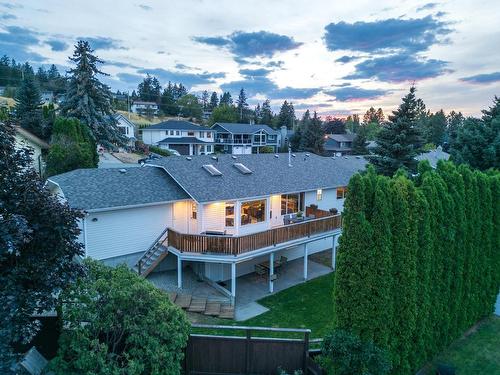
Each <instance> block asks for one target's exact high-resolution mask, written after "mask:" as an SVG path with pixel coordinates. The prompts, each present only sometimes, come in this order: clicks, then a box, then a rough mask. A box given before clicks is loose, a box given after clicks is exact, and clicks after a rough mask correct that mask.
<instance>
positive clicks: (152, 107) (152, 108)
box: [130, 101, 160, 115]
mask: <svg viewBox="0 0 500 375" xmlns="http://www.w3.org/2000/svg"><path fill="white" fill-rule="evenodd" d="M130 110H131V111H132V112H133V113H137V114H139V115H144V114H151V115H157V114H158V111H159V110H160V107H159V106H158V104H156V103H155V102H141V101H135V102H133V103H132V105H131V106H130Z"/></svg>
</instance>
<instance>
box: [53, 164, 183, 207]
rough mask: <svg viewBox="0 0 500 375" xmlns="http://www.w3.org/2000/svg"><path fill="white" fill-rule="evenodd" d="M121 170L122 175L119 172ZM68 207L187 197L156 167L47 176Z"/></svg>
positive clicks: (95, 169) (113, 205)
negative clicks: (56, 186) (66, 201)
mask: <svg viewBox="0 0 500 375" xmlns="http://www.w3.org/2000/svg"><path fill="white" fill-rule="evenodd" d="M122 170H125V171H126V172H125V173H123V172H121V171H122ZM48 181H49V182H51V183H55V184H56V185H58V186H59V187H60V188H61V189H62V191H63V194H64V197H65V198H66V199H67V200H68V203H69V205H70V207H72V208H78V209H83V210H98V209H105V208H113V207H122V206H135V205H147V204H154V203H161V202H171V201H176V200H182V199H188V198H189V196H188V195H187V194H186V192H185V191H184V190H182V188H180V187H179V185H178V184H176V183H175V182H174V181H173V180H172V178H171V177H170V176H169V175H168V174H167V173H165V171H163V170H161V169H159V168H144V167H143V168H140V167H129V168H94V169H76V170H74V171H71V172H66V173H63V174H60V175H57V176H52V177H49V179H48Z"/></svg>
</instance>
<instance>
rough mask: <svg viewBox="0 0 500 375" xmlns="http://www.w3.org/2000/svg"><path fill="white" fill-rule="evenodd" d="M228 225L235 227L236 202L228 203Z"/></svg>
mask: <svg viewBox="0 0 500 375" xmlns="http://www.w3.org/2000/svg"><path fill="white" fill-rule="evenodd" d="M226 227H234V203H226Z"/></svg>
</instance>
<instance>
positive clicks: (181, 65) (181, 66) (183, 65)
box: [175, 63, 201, 70]
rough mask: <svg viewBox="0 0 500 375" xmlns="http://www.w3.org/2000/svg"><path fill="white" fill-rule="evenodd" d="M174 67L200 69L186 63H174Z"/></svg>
mask: <svg viewBox="0 0 500 375" xmlns="http://www.w3.org/2000/svg"><path fill="white" fill-rule="evenodd" d="M175 69H179V70H201V69H200V68H196V67H193V66H188V65H185V64H181V63H177V64H175Z"/></svg>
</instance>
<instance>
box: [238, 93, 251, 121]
mask: <svg viewBox="0 0 500 375" xmlns="http://www.w3.org/2000/svg"><path fill="white" fill-rule="evenodd" d="M236 109H237V110H238V114H239V121H240V122H247V121H248V118H247V111H248V103H247V95H246V93H245V89H243V88H242V89H241V90H240V94H239V95H238V100H236Z"/></svg>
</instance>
